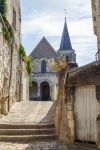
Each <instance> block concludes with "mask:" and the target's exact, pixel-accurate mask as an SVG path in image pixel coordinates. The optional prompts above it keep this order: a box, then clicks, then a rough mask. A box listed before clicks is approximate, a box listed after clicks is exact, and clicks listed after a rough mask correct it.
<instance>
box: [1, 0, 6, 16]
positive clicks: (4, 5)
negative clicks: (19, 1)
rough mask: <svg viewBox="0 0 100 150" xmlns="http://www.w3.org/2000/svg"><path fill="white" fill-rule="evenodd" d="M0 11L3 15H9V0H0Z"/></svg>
mask: <svg viewBox="0 0 100 150" xmlns="http://www.w3.org/2000/svg"><path fill="white" fill-rule="evenodd" d="M0 13H1V15H2V16H3V17H6V15H7V0H0Z"/></svg>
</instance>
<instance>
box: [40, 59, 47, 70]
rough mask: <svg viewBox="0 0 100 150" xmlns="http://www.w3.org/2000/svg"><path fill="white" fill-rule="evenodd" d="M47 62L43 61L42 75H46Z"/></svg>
mask: <svg viewBox="0 0 100 150" xmlns="http://www.w3.org/2000/svg"><path fill="white" fill-rule="evenodd" d="M46 65H47V64H46V61H45V60H43V61H42V62H41V73H46Z"/></svg>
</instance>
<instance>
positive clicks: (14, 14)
mask: <svg viewBox="0 0 100 150" xmlns="http://www.w3.org/2000/svg"><path fill="white" fill-rule="evenodd" d="M13 26H14V28H16V11H15V9H14V8H13Z"/></svg>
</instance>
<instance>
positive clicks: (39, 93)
mask: <svg viewBox="0 0 100 150" xmlns="http://www.w3.org/2000/svg"><path fill="white" fill-rule="evenodd" d="M37 99H38V100H41V89H40V84H38V93H37Z"/></svg>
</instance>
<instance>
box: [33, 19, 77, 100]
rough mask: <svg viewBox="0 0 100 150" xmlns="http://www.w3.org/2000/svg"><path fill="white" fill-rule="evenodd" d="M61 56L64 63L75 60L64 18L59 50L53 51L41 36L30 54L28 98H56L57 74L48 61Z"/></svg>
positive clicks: (58, 58)
mask: <svg viewBox="0 0 100 150" xmlns="http://www.w3.org/2000/svg"><path fill="white" fill-rule="evenodd" d="M62 57H63V59H64V61H65V63H66V62H71V63H75V62H76V54H75V50H73V49H72V45H71V41H70V36H69V33H68V28H67V22H66V18H65V23H64V29H63V34H62V38H61V44H60V48H59V50H58V51H55V50H54V48H53V47H52V46H51V45H50V43H49V42H48V41H47V39H46V38H45V37H43V38H42V40H41V41H40V42H39V44H38V45H37V46H36V47H35V49H34V50H33V51H32V53H31V54H30V58H31V61H32V65H33V73H32V87H30V100H56V99H57V91H58V74H57V71H56V70H55V68H54V66H53V65H52V63H50V62H51V61H52V60H55V61H59V60H60V58H62Z"/></svg>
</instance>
